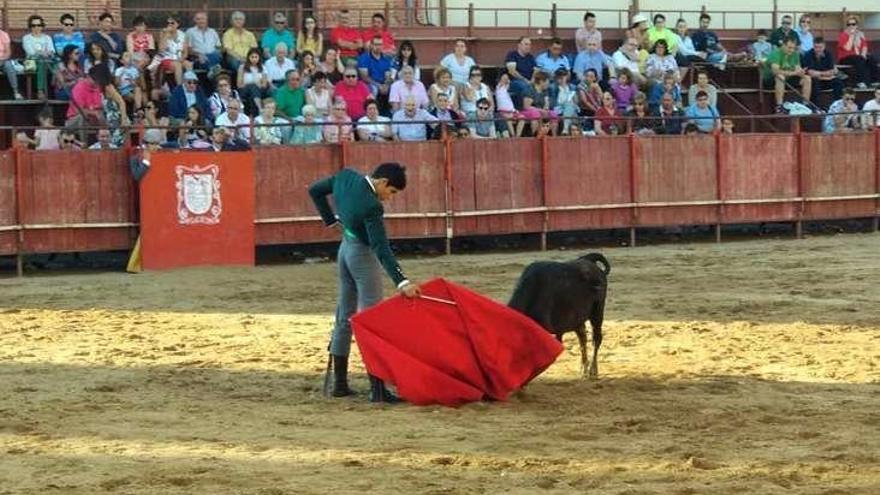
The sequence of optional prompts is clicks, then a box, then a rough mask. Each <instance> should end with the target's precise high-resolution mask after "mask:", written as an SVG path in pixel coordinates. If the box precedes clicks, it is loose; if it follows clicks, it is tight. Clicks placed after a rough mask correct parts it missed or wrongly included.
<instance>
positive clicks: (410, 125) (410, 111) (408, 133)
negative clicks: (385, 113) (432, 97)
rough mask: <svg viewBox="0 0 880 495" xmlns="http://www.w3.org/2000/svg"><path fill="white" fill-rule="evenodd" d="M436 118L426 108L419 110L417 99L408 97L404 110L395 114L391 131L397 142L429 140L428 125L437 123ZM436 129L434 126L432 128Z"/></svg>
mask: <svg viewBox="0 0 880 495" xmlns="http://www.w3.org/2000/svg"><path fill="white" fill-rule="evenodd" d="M436 120H437V118H436V117H434V116H433V115H431V114H430V113H428V111H427V110H425V109H424V108H419V106H418V104H417V103H416V100H415V98H413V97H408V98H406V99H405V100H404V101H403V108H402V109H400V110H398V111H396V112H394V115H393V116H392V117H391V123H392V124H391V131H392V132H393V133H394V140H395V141H425V140H427V139H428V125H429V124H426V122H435V121H436ZM434 127H436V124H432V125H431V128H432V129H433V128H434Z"/></svg>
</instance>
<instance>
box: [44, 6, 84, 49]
mask: <svg viewBox="0 0 880 495" xmlns="http://www.w3.org/2000/svg"><path fill="white" fill-rule="evenodd" d="M59 22H60V23H61V32H60V33H55V34H53V35H52V42H53V43H54V44H55V53H63V52H64V48H65V47H67V46H68V45H73V46H75V47H77V48H78V49H79V52H80V53H85V51H86V38H85V36H84V35H83V33H82V31H76V30H75V26H76V18H75V17H73V15H71V14H62V15H61V19H59Z"/></svg>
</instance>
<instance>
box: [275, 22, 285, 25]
mask: <svg viewBox="0 0 880 495" xmlns="http://www.w3.org/2000/svg"><path fill="white" fill-rule="evenodd" d="M275 24H278V25H279V26H283V25H285V24H287V21H275Z"/></svg>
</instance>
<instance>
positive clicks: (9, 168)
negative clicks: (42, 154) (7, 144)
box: [0, 151, 18, 255]
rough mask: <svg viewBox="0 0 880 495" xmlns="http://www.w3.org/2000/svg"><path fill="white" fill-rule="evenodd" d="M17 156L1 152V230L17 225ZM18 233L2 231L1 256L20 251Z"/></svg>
mask: <svg viewBox="0 0 880 495" xmlns="http://www.w3.org/2000/svg"><path fill="white" fill-rule="evenodd" d="M15 202H16V197H15V155H14V154H13V152H12V151H3V152H0V228H2V227H11V226H14V225H16V224H17V222H16V218H15V209H16V205H15ZM17 239H18V232H16V231H11V230H0V255H7V254H15V253H16V252H17V251H18V246H17V244H18V240H17Z"/></svg>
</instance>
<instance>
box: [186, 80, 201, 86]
mask: <svg viewBox="0 0 880 495" xmlns="http://www.w3.org/2000/svg"><path fill="white" fill-rule="evenodd" d="M186 83H187V84H192V85H193V86H195V85H196V84H198V83H199V82H198V81H187V82H186Z"/></svg>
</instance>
